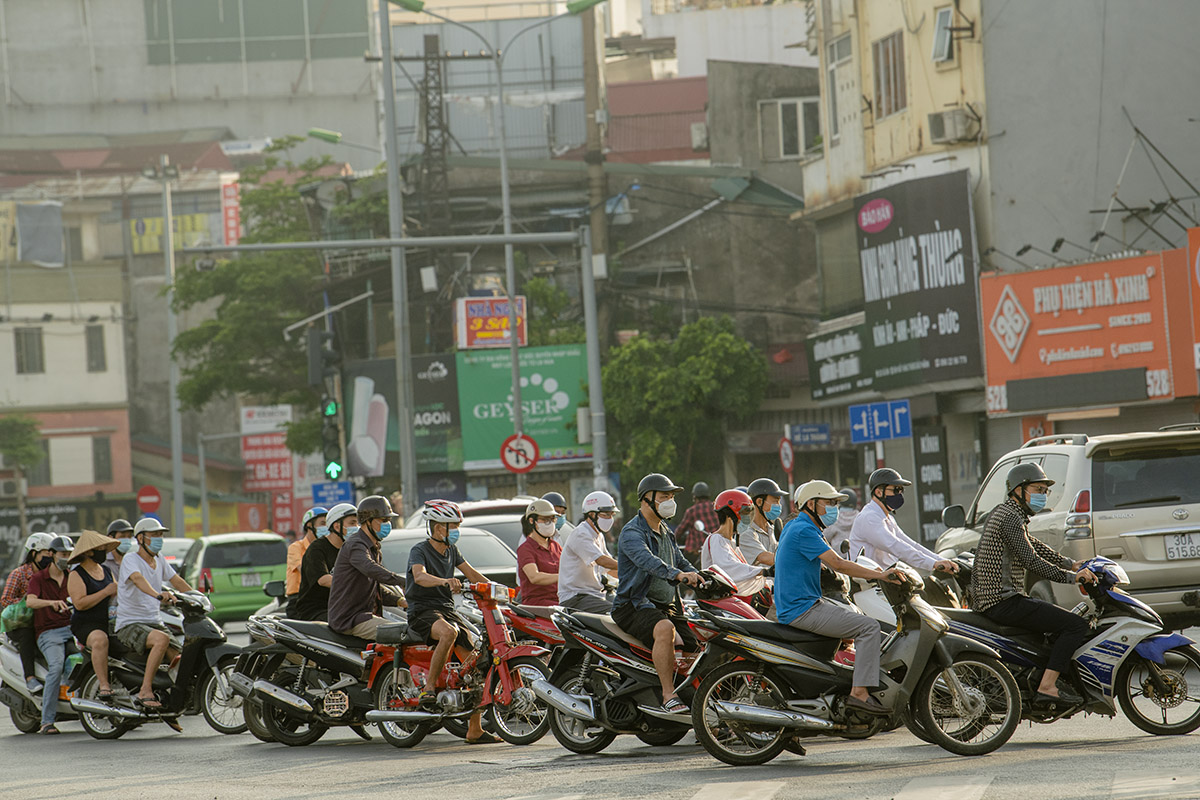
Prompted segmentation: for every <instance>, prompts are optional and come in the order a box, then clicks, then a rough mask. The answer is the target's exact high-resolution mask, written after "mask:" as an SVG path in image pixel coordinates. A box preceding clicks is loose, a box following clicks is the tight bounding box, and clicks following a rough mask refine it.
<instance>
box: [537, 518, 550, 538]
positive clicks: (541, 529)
mask: <svg viewBox="0 0 1200 800" xmlns="http://www.w3.org/2000/svg"><path fill="white" fill-rule="evenodd" d="M534 527H535V528H536V529H537V532H538V533H539V534H541V535H542V536H544V537H546V538H547V539H549V538H550V537H551V536H553V535H554V531H555V527H554V523H553V522H541V521H540V520H539V521H538V522H537V523H536V524H535V525H534Z"/></svg>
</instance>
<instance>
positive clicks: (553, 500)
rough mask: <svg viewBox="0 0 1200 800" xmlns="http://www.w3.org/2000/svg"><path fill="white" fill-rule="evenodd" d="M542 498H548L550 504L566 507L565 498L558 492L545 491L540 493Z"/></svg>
mask: <svg viewBox="0 0 1200 800" xmlns="http://www.w3.org/2000/svg"><path fill="white" fill-rule="evenodd" d="M542 499H543V500H549V501H550V505H552V506H562V507H563V508H566V507H567V498H565V497H563V496H562V495H561V494H559V493H558V492H546V493H545V494H544V495H542Z"/></svg>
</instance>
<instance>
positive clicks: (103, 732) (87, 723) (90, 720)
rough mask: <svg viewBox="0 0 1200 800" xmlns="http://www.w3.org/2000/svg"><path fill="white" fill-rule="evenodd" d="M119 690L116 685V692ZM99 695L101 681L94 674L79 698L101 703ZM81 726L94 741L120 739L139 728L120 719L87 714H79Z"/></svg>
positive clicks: (80, 691) (91, 674) (90, 676)
mask: <svg viewBox="0 0 1200 800" xmlns="http://www.w3.org/2000/svg"><path fill="white" fill-rule="evenodd" d="M117 688H118V687H117V686H116V685H114V686H113V689H114V690H116V689H117ZM99 695H100V679H99V678H97V677H96V673H94V672H92V673H90V674H89V675H88V676H87V678H86V679H85V680H84V682H83V688H82V689H80V690H79V696H80V697H82V698H83V699H84V700H95V701H96V702H100V697H99ZM110 702H111V701H110ZM79 724H80V725H82V726H83V729H84V730H85V731H87V734H88V736H91V737H92V738H93V739H120V738H121V737H122V736H124V735H125V734H127V733H129V731H131V730H133V729H134V728H136V727H137V725H136V724H131V723H128V722H125V721H124V720H122V719H121V718H120V717H104V716H100V715H99V714H88V713H86V712H82V713H80V714H79Z"/></svg>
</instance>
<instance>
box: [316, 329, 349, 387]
mask: <svg viewBox="0 0 1200 800" xmlns="http://www.w3.org/2000/svg"><path fill="white" fill-rule="evenodd" d="M341 363H342V354H341V351H339V350H338V347H337V337H336V336H334V335H333V334H332V333H327V332H325V331H323V330H321V329H319V328H309V329H308V385H309V386H320V385H321V384H323V383H324V382H325V378H326V377H327V376H329V375H334V374H336V373H337V369H338V367H339V366H340V365H341Z"/></svg>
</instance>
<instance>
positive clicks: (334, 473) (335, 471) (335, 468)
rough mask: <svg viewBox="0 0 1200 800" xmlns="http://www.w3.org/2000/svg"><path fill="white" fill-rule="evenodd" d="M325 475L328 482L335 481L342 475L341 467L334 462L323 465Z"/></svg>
mask: <svg viewBox="0 0 1200 800" xmlns="http://www.w3.org/2000/svg"><path fill="white" fill-rule="evenodd" d="M325 474H326V475H328V476H329V480H331V481H336V480H337V479H338V476H339V475H341V474H342V465H341V464H339V463H338V462H336V461H330V462H329V463H328V464H326V465H325Z"/></svg>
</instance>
